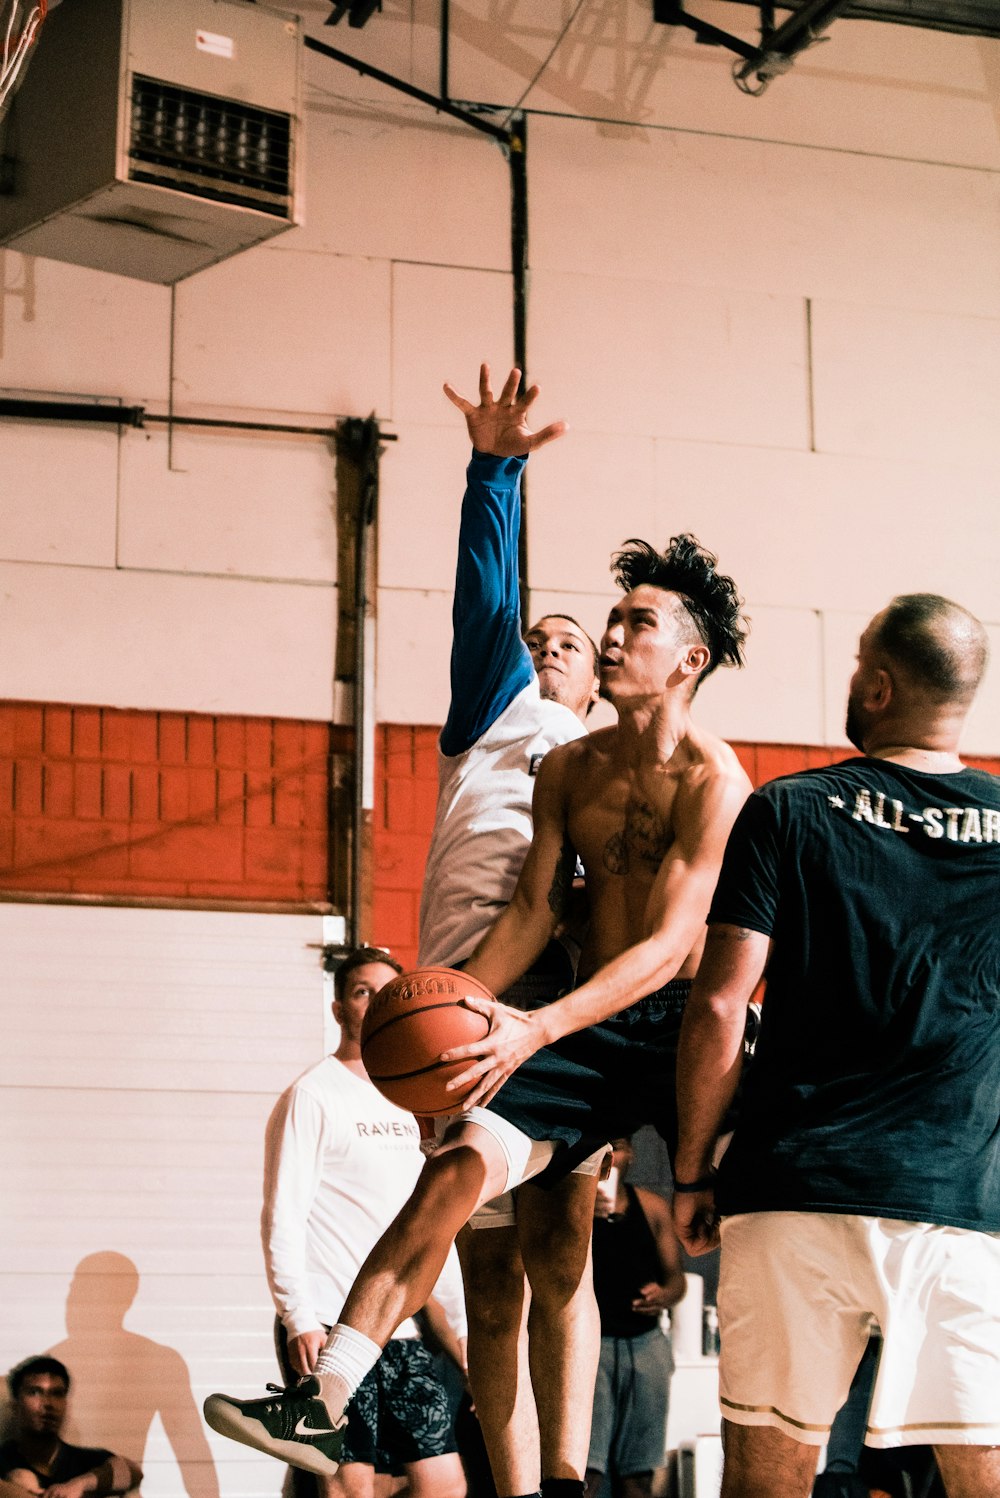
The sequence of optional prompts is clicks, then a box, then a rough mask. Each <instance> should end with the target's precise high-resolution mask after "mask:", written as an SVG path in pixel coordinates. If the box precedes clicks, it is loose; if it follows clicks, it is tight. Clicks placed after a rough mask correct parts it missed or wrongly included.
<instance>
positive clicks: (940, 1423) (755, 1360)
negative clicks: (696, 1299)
mask: <svg viewBox="0 0 1000 1498" xmlns="http://www.w3.org/2000/svg"><path fill="white" fill-rule="evenodd" d="M721 1232H722V1261H721V1266H720V1275H719V1327H720V1333H721V1339H722V1351H721V1355H720V1358H719V1398H720V1402H721V1404H722V1413H723V1415H724V1416H725V1418H726V1419H727V1420H730V1421H732V1422H733V1423H734V1424H736V1425H770V1426H775V1427H777V1429H779V1430H783V1431H784V1432H785V1434H786V1435H789V1436H792V1437H793V1438H794V1439H795V1440H797V1441H801V1442H803V1443H805V1444H806V1445H810V1446H822V1445H824V1444H825V1442H826V1439H827V1437H828V1435H829V1433H830V1426H831V1425H832V1423H833V1417H834V1416H835V1415H836V1413H837V1411H838V1410H839V1408H840V1406H841V1405H842V1404H843V1402H844V1400H845V1398H846V1397H847V1391H848V1389H849V1387H850V1383H851V1379H852V1378H853V1376H854V1373H855V1370H856V1369H857V1366H858V1363H859V1361H860V1359H861V1355H862V1353H863V1352H864V1350H865V1345H866V1344H867V1341H868V1332H869V1327H870V1325H871V1323H872V1322H873V1321H874V1322H875V1323H877V1324H878V1326H879V1327H880V1328H881V1330H882V1337H883V1347H882V1358H881V1361H880V1363H879V1369H878V1375H877V1377H876V1380H875V1392H874V1394H873V1396H872V1404H871V1410H870V1411H869V1415H868V1429H867V1432H866V1434H865V1442H866V1444H867V1445H869V1446H880V1447H887V1446H918V1445H929V1446H949V1445H969V1446H995V1445H997V1444H1000V1233H978V1232H974V1231H972V1230H970V1229H968V1228H953V1227H937V1226H934V1225H932V1224H930V1223H924V1222H902V1221H900V1220H899V1219H897V1218H889V1217H852V1216H841V1215H839V1214H835V1213H824V1212H750V1213H745V1214H742V1215H739V1216H735V1217H729V1218H726V1219H724V1220H723V1223H722V1228H721Z"/></svg>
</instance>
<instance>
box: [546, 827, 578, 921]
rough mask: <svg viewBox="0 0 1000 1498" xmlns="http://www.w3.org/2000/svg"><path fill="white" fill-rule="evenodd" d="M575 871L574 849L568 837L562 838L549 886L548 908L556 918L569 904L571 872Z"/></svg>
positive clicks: (562, 913)
mask: <svg viewBox="0 0 1000 1498" xmlns="http://www.w3.org/2000/svg"><path fill="white" fill-rule="evenodd" d="M575 871H576V849H575V848H574V847H573V844H572V843H571V842H570V840H569V838H568V837H567V838H563V845H562V848H561V849H560V852H559V857H558V858H557V860H556V867H555V872H554V873H553V875H552V883H551V885H550V886H549V909H550V910H551V911H552V914H553V915H554V916H555V917H556V918H557V919H558V918H560V917H562V916H564V915H565V914H566V908H567V906H568V905H569V892H570V890H571V889H572V887H573V874H574V873H575Z"/></svg>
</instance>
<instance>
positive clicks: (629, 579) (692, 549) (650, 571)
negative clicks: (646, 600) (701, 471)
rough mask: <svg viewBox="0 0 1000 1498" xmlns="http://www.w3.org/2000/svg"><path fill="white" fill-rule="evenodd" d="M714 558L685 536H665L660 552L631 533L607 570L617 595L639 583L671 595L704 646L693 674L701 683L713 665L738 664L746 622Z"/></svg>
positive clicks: (731, 584)
mask: <svg viewBox="0 0 1000 1498" xmlns="http://www.w3.org/2000/svg"><path fill="white" fill-rule="evenodd" d="M717 565H718V558H717V557H715V556H713V554H712V553H711V552H710V551H706V550H705V548H704V547H703V546H701V545H700V544H699V543H698V541H697V540H696V538H695V537H694V536H691V535H687V534H685V535H681V536H671V538H670V545H669V546H668V547H667V549H666V551H657V550H656V548H655V547H654V546H650V544H649V542H648V541H639V540H636V539H635V538H634V537H633V538H632V539H631V540H629V541H626V542H625V543H624V545H623V546H622V549H621V551H617V552H615V554H614V556H613V557H612V558H611V571H612V574H613V576H614V579H615V582H616V583H617V584H618V586H619V588H621V590H622V592H623V593H631V592H632V590H633V589H634V588H640V587H642V585H643V584H644V583H647V584H649V585H650V586H651V587H654V588H663V589H664V590H665V591H666V592H668V593H676V594H677V596H678V597H679V598H680V600H681V602H682V603H683V605H684V607H685V609H686V610H687V612H688V614H689V615H690V616H691V619H692V621H693V623H694V626H695V628H696V629H697V631H698V635H699V637H700V639H701V641H702V643H703V644H705V645H707V646H708V649H709V655H710V659H709V662H708V665H707V666H706V667H705V669H704V671H703V672H702V673H701V676H700V677H699V681H704V679H705V677H706V676H710V675H711V673H712V672H713V671H714V670H715V668H716V666H742V665H743V664H744V656H743V642H744V640H745V639H746V637H747V632H748V629H749V621H748V620H747V619H746V618H745V617H744V615H743V614H742V613H741V612H740V610H741V609H742V607H743V600H742V598H741V597H740V595H739V593H738V592H737V591H736V584H735V583H734V582H733V580H732V578H731V577H726V575H725V573H722V572H717V571H716V567H717Z"/></svg>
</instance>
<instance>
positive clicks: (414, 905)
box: [373, 725, 1000, 967]
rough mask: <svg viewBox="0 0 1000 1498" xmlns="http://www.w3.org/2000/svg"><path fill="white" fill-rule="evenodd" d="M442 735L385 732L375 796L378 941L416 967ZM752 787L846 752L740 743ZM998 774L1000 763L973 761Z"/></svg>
mask: <svg viewBox="0 0 1000 1498" xmlns="http://www.w3.org/2000/svg"><path fill="white" fill-rule="evenodd" d="M437 735H438V729H436V728H424V727H416V728H407V727H403V726H393V725H386V726H383V727H382V728H380V729H379V737H378V767H377V770H376V790H375V912H374V920H375V932H374V937H373V939H374V940H375V941H376V942H378V944H379V945H380V946H385V947H389V948H391V950H392V951H393V952H394V953H395V954H396V956H397V957H398V958H399V960H400V962H402V963H403V965H404V967H410V966H412V965H413V964H414V963H415V962H416V958H417V913H418V910H419V905H420V882H421V879H422V878H423V871H424V860H425V858H426V856H427V844H428V841H429V838H430V834H431V829H432V827H433V825H434V798H435V795H436V792H437V760H436V746H437ZM733 748H734V749H735V750H736V753H737V754H738V755H739V758H740V762H741V764H742V765H743V768H744V769H745V770H746V772H747V774H748V775H749V777H750V779H751V781H752V782H753V784H754V785H755V786H756V785H763V784H764V783H765V782H766V781H768V780H774V779H775V778H776V776H778V775H790V774H792V773H793V772H794V771H795V770H807V769H811V768H818V767H820V766H822V765H829V764H833V763H834V762H835V761H836V760H838V759H844V758H845V756H846V752H847V751H845V750H844V749H843V748H837V749H824V748H819V747H814V746H812V745H808V744H734V745H733ZM967 763H969V764H970V765H975V766H977V767H978V768H980V769H983V770H990V771H992V772H993V773H994V774H1000V758H995V759H969V760H968V761H967Z"/></svg>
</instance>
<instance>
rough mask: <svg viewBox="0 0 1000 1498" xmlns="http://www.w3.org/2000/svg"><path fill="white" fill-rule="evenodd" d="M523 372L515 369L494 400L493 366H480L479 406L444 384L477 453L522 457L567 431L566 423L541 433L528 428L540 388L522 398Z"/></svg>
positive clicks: (534, 387)
mask: <svg viewBox="0 0 1000 1498" xmlns="http://www.w3.org/2000/svg"><path fill="white" fill-rule="evenodd" d="M520 383H521V371H520V370H519V369H512V370H511V372H510V374H509V375H508V376H507V380H506V383H505V384H504V387H503V389H502V390H501V392H500V394H499V396H498V398H497V399H496V400H494V398H493V391H492V389H491V388H490V366H489V365H488V364H481V365H480V367H479V405H478V406H474V405H473V404H472V402H471V401H467V400H466V399H465V397H464V396H462V395H459V393H458V391H457V390H454V389H453V388H452V386H451V385H447V384H446V385H445V387H444V393H445V395H446V396H447V397H448V399H449V400H450V401H451V403H452V405H453V406H457V407H458V409H459V410H460V411H461V413H462V415H463V416H464V417H465V424H466V426H467V427H468V429H469V436H470V437H471V438H472V445H473V447H474V448H476V450H477V451H478V452H481V453H490V454H492V455H493V456H494V457H496V458H521V457H525V456H526V455H527V454H528V453H530V452H534V451H535V449H536V448H538V447H544V446H545V444H546V442H553V441H554V440H555V439H556V437H561V436H562V434H563V432H565V430H566V423H565V422H564V421H552V422H550V423H549V425H548V426H547V427H542V430H541V431H540V432H533V431H532V430H531V428H530V427H529V426H528V411H529V410H530V408H531V406H532V405H533V404H534V402H535V399H536V397H537V395H538V386H537V385H532V386H531V388H530V390H526V391H525V392H524V394H523V395H518V393H517V392H518V386H519V385H520Z"/></svg>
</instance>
